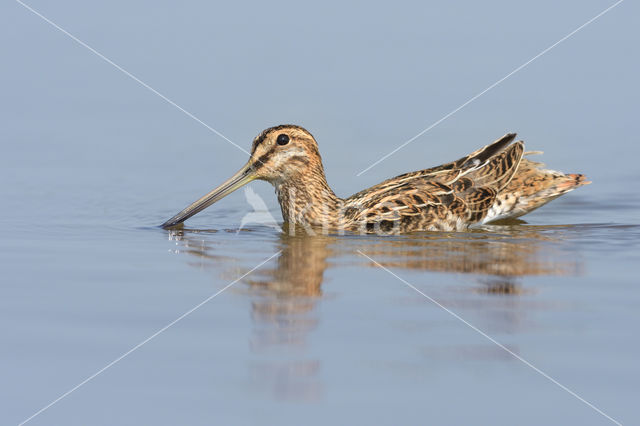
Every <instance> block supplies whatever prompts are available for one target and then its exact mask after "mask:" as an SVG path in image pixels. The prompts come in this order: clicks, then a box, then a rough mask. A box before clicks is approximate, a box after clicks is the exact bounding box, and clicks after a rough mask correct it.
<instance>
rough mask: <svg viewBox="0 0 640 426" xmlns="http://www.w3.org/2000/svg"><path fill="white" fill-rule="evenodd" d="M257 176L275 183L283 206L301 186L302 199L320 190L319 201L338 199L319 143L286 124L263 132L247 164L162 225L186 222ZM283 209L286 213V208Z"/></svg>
mask: <svg viewBox="0 0 640 426" xmlns="http://www.w3.org/2000/svg"><path fill="white" fill-rule="evenodd" d="M256 179H259V180H266V181H268V182H270V183H271V184H273V185H274V186H275V188H276V192H277V193H278V198H279V200H280V204H281V205H282V204H283V198H286V195H285V193H286V192H290V190H291V189H292V188H299V189H300V191H298V192H299V193H300V194H301V195H303V196H302V197H301V199H303V200H304V201H306V202H307V203H309V202H312V201H313V200H312V199H309V196H306V197H305V196H304V194H310V193H317V194H318V196H319V197H320V198H322V199H321V200H320V199H319V200H317V201H319V202H325V203H327V202H329V204H332V203H333V202H334V200H333V199H334V198H336V197H335V195H334V194H333V192H332V191H331V189H330V188H329V186H328V185H327V182H326V179H325V176H324V170H323V167H322V159H321V157H320V152H319V151H318V144H317V143H316V141H315V139H314V137H313V135H311V133H309V132H308V131H307V130H305V129H304V128H302V127H300V126H296V125H292V124H283V125H280V126H276V127H271V128H268V129H266V130H264V131H263V132H262V133H260V134H259V135H258V136H257V137H256V138H255V139H254V140H253V143H252V145H251V157H250V158H249V161H248V162H247V164H245V165H244V166H243V167H242V168H241V169H240V170H238V172H237V173H236V174H234V175H233V176H231V178H229V179H228V180H227V181H225V182H224V183H222V184H221V185H220V186H218V187H217V188H215V189H214V190H212V191H211V192H209V193H208V194H206V195H204V196H203V197H202V198H200V199H199V200H197V201H195V202H194V203H192V204H191V205H189V206H188V207H186V208H185V209H184V210H182V211H181V212H180V213H178V214H176V215H175V216H174V217H172V218H171V219H169V220H168V221H166V222H165V223H163V224H162V227H163V228H169V227H172V226H175V225H178V224H180V223H182V222H184V221H185V220H187V219H189V218H190V217H191V216H193V215H195V214H196V213H199V212H201V211H202V210H204V209H206V208H207V207H209V206H210V205H212V204H213V203H215V202H216V201H218V200H220V199H222V198H223V197H225V196H227V195H229V194H230V193H232V192H233V191H235V190H236V189H238V188H240V187H242V186H244V185H246V184H247V183H249V182H251V181H253V180H256ZM311 198H313V197H311ZM336 200H337V199H336ZM282 209H283V215H284V214H285V210H286V207H285V206H283V207H282ZM287 216H288V215H287ZM287 216H285V217H287Z"/></svg>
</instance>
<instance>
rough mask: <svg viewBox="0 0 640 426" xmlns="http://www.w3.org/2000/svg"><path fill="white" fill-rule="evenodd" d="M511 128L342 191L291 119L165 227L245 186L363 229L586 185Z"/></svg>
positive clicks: (429, 219) (316, 223)
mask: <svg viewBox="0 0 640 426" xmlns="http://www.w3.org/2000/svg"><path fill="white" fill-rule="evenodd" d="M515 136H516V135H515V133H510V134H507V135H505V136H503V137H502V138H500V139H498V140H497V141H495V142H493V143H492V144H490V145H487V146H485V147H484V148H481V149H479V150H477V151H474V152H473V153H471V154H469V155H467V156H465V157H462V158H460V159H459V160H456V161H453V162H451V163H447V164H443V165H441V166H437V167H433V168H430V169H426V170H420V171H416V172H411V173H406V174H403V175H400V176H396V177H394V178H391V179H388V180H386V181H384V182H382V183H379V184H378V185H374V186H372V187H371V188H368V189H365V190H364V191H361V192H358V193H357V194H354V195H352V196H351V197H349V198H345V199H342V198H339V197H338V196H336V195H335V194H334V193H333V191H332V190H331V188H330V187H329V185H328V183H327V180H326V178H325V174H324V168H323V166H322V159H321V157H320V152H319V151H318V145H317V143H316V141H315V139H314V137H313V136H312V135H311V133H309V132H308V131H307V130H305V129H303V128H302V127H300V126H295V125H280V126H276V127H271V128H269V129H266V130H264V131H263V132H262V133H260V135H258V136H257V137H256V138H255V139H254V141H253V144H252V147H251V157H250V159H249V161H248V162H247V164H246V165H245V166H244V167H243V168H242V169H240V171H238V172H237V173H236V174H235V175H234V176H232V177H231V178H230V179H229V180H228V181H226V182H225V183H223V184H222V185H220V186H219V187H218V188H216V189H214V190H213V191H211V192H210V193H209V194H207V195H205V196H204V197H202V198H201V199H199V200H198V201H196V202H194V203H193V204H191V205H190V206H188V207H187V208H185V209H184V210H183V211H181V212H180V213H178V214H177V215H175V216H174V217H173V218H171V219H169V220H168V221H167V222H165V223H164V224H163V225H162V226H163V227H165V228H168V227H172V226H175V225H177V224H180V223H182V222H184V221H185V220H187V219H188V218H189V217H191V216H193V215H194V214H196V213H198V212H200V211H202V210H204V209H205V208H207V207H208V206H209V205H211V204H213V203H214V202H216V201H218V200H219V199H221V198H222V197H224V196H226V195H227V194H229V193H231V192H233V191H234V190H236V189H238V188H239V187H241V186H242V185H244V184H246V183H248V182H250V181H252V180H255V179H260V180H266V181H268V182H270V183H272V184H273V185H274V186H275V189H276V194H277V196H278V201H279V203H280V207H281V210H282V216H283V218H284V220H285V222H289V223H294V224H298V225H303V226H305V227H307V229H308V230H312V229H313V228H314V227H322V228H324V229H325V230H331V231H335V230H348V231H355V232H365V233H373V232H378V233H403V232H411V231H460V230H464V229H466V228H468V227H469V226H473V225H476V224H484V223H487V222H491V221H495V220H499V219H506V218H513V217H518V216H522V215H523V214H526V213H528V212H530V211H532V210H534V209H536V208H538V207H540V206H542V205H544V204H546V203H547V202H549V201H551V200H553V199H554V198H556V197H558V196H560V195H562V194H564V193H566V192H568V191H571V190H573V189H575V188H577V187H579V186H581V185H585V184H588V183H590V182H587V181H586V179H585V177H584V176H583V175H580V174H569V175H565V174H563V173H560V172H556V171H553V170H546V169H543V168H542V164H540V163H536V162H533V161H530V160H528V159H526V158H523V156H525V155H527V154H533V153H525V152H524V142H522V141H516V142H514V139H515Z"/></svg>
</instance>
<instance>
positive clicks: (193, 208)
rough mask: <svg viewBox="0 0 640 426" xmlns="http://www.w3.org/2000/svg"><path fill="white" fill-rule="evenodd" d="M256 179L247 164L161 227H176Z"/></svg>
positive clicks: (249, 165)
mask: <svg viewBox="0 0 640 426" xmlns="http://www.w3.org/2000/svg"><path fill="white" fill-rule="evenodd" d="M255 178H256V176H255V173H254V172H253V169H252V168H251V164H250V163H247V164H245V165H244V167H242V168H241V169H240V170H238V172H237V173H236V174H235V175H233V176H231V177H230V178H229V179H228V180H227V181H225V182H224V183H223V184H222V185H220V186H219V187H217V188H216V189H214V190H213V191H211V192H209V193H208V194H206V195H204V196H203V197H202V198H200V199H199V200H197V201H195V202H193V203H191V204H190V205H189V206H188V207H186V208H185V209H184V210H182V211H181V212H180V213H178V214H177V215H175V216H174V217H172V218H171V219H169V220H167V221H166V222H165V223H163V224H162V225H161V226H162V227H163V228H171V227H172V226H176V225H178V224H180V223H182V222H184V221H185V220H187V219H189V218H190V217H191V216H193V215H195V214H196V213H200V212H201V211H202V210H204V209H206V208H207V207H209V206H210V205H211V204H213V203H215V202H216V201H218V200H220V199H222V198H224V197H226V196H227V195H229V194H231V193H232V192H233V191H235V190H236V189H238V188H240V187H242V186H243V185H246V184H247V183H249V182H251V181H252V180H254V179H255Z"/></svg>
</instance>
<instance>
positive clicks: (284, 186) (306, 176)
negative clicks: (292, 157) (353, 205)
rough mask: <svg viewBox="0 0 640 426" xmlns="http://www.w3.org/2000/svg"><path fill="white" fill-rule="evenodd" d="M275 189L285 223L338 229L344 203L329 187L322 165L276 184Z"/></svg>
mask: <svg viewBox="0 0 640 426" xmlns="http://www.w3.org/2000/svg"><path fill="white" fill-rule="evenodd" d="M274 186H275V188H276V194H277V195H278V201H279V203H280V209H281V210H282V218H283V219H284V221H285V222H287V223H290V224H295V225H302V226H304V227H312V228H315V227H328V228H334V227H336V226H337V223H338V220H339V212H340V208H341V206H342V204H343V200H341V199H340V198H338V197H337V196H336V194H334V193H333V191H332V190H331V188H330V187H329V184H328V183H327V179H326V178H325V175H324V170H323V169H322V166H320V167H313V168H311V169H307V170H305V172H304V173H300V174H297V175H296V176H294V177H290V178H288V179H283V180H282V181H279V182H274ZM307 230H308V231H309V229H307ZM308 233H310V232H308Z"/></svg>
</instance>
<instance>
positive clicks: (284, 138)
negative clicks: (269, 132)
mask: <svg viewBox="0 0 640 426" xmlns="http://www.w3.org/2000/svg"><path fill="white" fill-rule="evenodd" d="M276 142H277V143H278V145H286V144H288V143H289V135H285V134H284V133H282V134H279V135H278V139H276Z"/></svg>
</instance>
